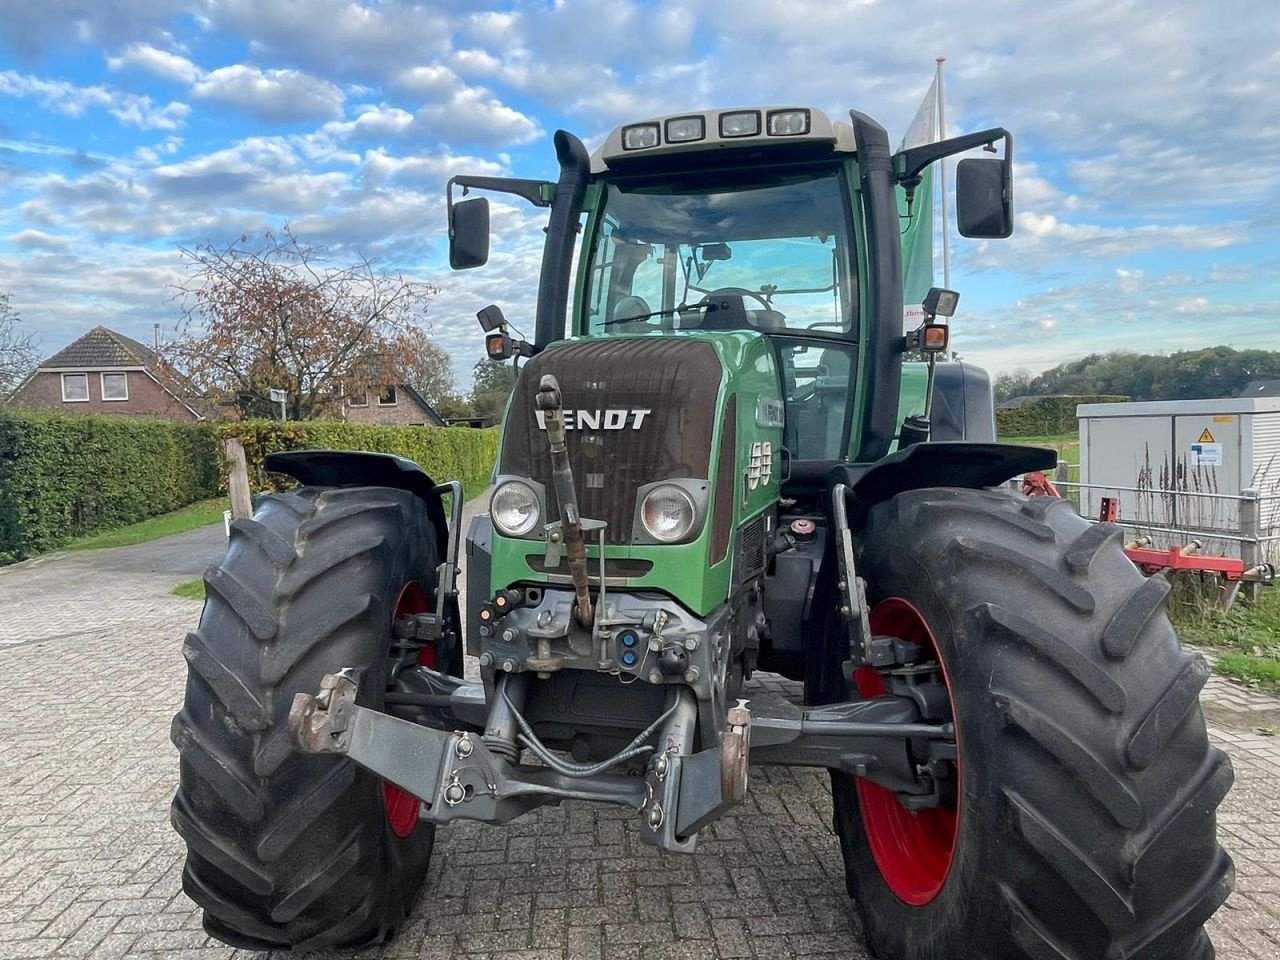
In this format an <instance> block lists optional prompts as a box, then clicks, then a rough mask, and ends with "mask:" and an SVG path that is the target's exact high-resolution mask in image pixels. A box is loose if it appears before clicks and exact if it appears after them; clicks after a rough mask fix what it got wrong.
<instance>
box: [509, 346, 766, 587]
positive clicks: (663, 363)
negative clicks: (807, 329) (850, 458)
mask: <svg viewBox="0 0 1280 960" xmlns="http://www.w3.org/2000/svg"><path fill="white" fill-rule="evenodd" d="M545 374H553V375H554V376H555V378H556V380H557V381H558V382H559V385H560V392H561V397H562V400H563V407H564V418H565V427H566V434H567V442H568V453H569V461H570V465H571V466H572V469H573V475H574V484H575V488H576V491H577V496H578V508H579V511H580V512H581V514H582V516H583V517H585V518H590V519H593V520H603V521H604V522H605V523H607V524H608V526H607V528H606V530H605V543H606V544H607V547H608V553H607V556H608V557H609V558H610V559H611V560H615V559H616V560H624V559H625V560H632V561H641V562H639V563H618V564H616V565H615V567H616V572H617V573H618V574H619V575H620V576H622V577H625V578H626V579H627V580H628V583H627V584H626V585H627V586H628V587H631V586H634V587H637V588H640V587H645V588H650V587H657V588H662V589H667V590H669V591H670V592H672V593H673V594H677V595H685V599H686V602H687V603H688V605H689V606H690V607H691V608H692V609H704V608H706V604H708V603H711V602H716V601H717V600H718V601H723V599H724V596H725V595H726V594H727V590H728V585H729V568H730V566H731V564H729V563H726V562H725V561H726V560H730V559H731V558H732V555H733V551H732V550H731V549H730V548H731V546H732V545H733V543H734V542H735V541H736V537H735V533H736V532H737V531H738V529H739V528H740V527H741V526H743V525H744V524H745V523H746V522H747V521H748V520H750V519H751V518H753V517H754V516H757V515H759V514H760V513H761V512H762V511H763V510H765V509H767V508H770V507H772V506H773V504H774V503H776V501H777V497H778V483H779V476H778V472H779V471H777V470H775V469H774V466H773V464H774V457H775V456H776V457H780V456H781V452H780V446H781V416H780V414H781V387H780V383H779V378H778V374H777V371H776V364H775V361H774V355H773V350H772V348H771V347H770V345H769V343H768V341H767V340H766V339H765V338H764V337H762V336H761V335H759V334H756V333H750V332H732V333H716V334H675V335H670V334H668V335H665V336H641V337H622V336H608V337H595V338H587V339H581V340H572V341H566V342H564V343H562V344H559V345H556V346H553V347H551V348H549V349H547V350H545V351H543V352H542V353H540V354H538V355H537V356H536V357H534V358H533V359H531V360H530V361H529V362H528V363H527V364H525V367H524V369H523V370H522V371H521V374H520V379H519V381H518V382H517V384H516V388H515V391H514V393H513V394H512V398H511V404H510V406H509V408H508V410H507V416H506V422H505V425H504V429H503V437H502V447H501V452H500V455H499V461H498V470H497V473H498V475H499V476H500V477H521V478H527V479H529V480H532V481H534V482H535V484H536V485H537V486H538V488H539V490H540V493H541V495H542V496H543V498H544V512H543V522H547V521H552V520H555V519H557V518H558V517H559V508H558V505H557V504H556V502H555V493H554V486H553V483H552V474H551V457H550V452H549V447H548V443H547V436H546V433H545V431H544V429H543V423H542V413H541V411H540V410H538V408H537V403H536V396H537V391H538V384H539V382H540V381H541V379H542V377H543V376H544V375H545ZM774 411H776V413H774ZM753 455H754V459H753ZM661 481H676V482H678V483H679V484H680V485H681V486H682V488H684V489H686V490H687V491H688V492H689V493H690V495H691V496H692V497H693V498H694V500H695V501H696V504H697V513H698V522H697V524H696V526H695V527H694V532H693V533H691V534H690V536H689V537H688V538H686V539H685V540H684V541H683V542H680V543H674V544H659V543H657V542H656V541H655V539H654V538H653V537H652V536H650V535H649V534H648V533H647V531H646V530H645V528H644V526H643V524H642V523H641V522H640V520H639V511H640V504H641V502H642V500H643V497H644V495H645V493H646V491H647V490H648V489H650V488H651V486H652V485H653V484H656V483H659V482H661ZM588 542H589V543H591V542H594V538H593V537H592V536H590V535H589V537H588ZM542 551H543V545H542V530H541V526H539V527H538V528H536V529H535V530H534V531H531V532H530V533H529V534H528V535H527V538H526V539H523V540H516V539H511V540H507V539H506V538H502V537H499V536H496V535H495V544H494V561H495V566H494V588H495V589H502V588H504V587H506V586H508V585H509V584H510V583H512V582H515V581H517V580H522V579H523V580H535V579H545V577H546V574H547V573H548V571H547V570H546V569H545V567H544V566H542V565H541V564H540V563H539V562H538V559H537V558H538V557H539V555H540V554H541V553H542ZM597 552H598V551H597ZM503 556H509V557H510V558H511V559H512V560H513V561H514V562H513V563H512V564H504V563H501V562H499V561H500V558H501V557H503ZM646 560H651V561H652V562H649V563H645V562H643V561H646ZM594 572H595V571H594V570H593V573H594ZM613 573H614V571H610V576H611V580H612V578H613ZM637 574H642V575H637ZM695 596H696V598H697V599H696V601H695V599H694V597H695Z"/></svg>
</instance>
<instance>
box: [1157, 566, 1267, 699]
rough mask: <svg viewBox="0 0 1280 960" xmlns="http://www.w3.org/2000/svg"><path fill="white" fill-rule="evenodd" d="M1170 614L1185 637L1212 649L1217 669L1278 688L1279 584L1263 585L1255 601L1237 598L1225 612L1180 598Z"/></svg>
mask: <svg viewBox="0 0 1280 960" xmlns="http://www.w3.org/2000/svg"><path fill="white" fill-rule="evenodd" d="M1173 614H1174V622H1175V623H1176V625H1177V627H1178V633H1179V634H1180V635H1181V636H1182V638H1183V639H1184V640H1188V641H1190V642H1192V643H1199V644H1203V645H1204V646H1206V647H1213V648H1214V649H1215V651H1216V652H1217V653H1218V662H1217V665H1216V666H1215V669H1216V671H1217V672H1218V673H1220V674H1222V675H1223V676H1227V677H1235V678H1236V679H1237V680H1244V681H1246V682H1248V683H1252V684H1256V685H1257V686H1259V687H1262V688H1264V689H1266V690H1271V691H1275V692H1280V587H1263V588H1262V594H1261V596H1260V597H1259V598H1258V602H1257V603H1255V604H1249V603H1246V602H1245V601H1244V600H1242V599H1237V600H1236V602H1235V605H1234V606H1233V607H1232V608H1231V609H1230V610H1229V611H1227V612H1226V613H1224V612H1222V611H1221V610H1218V609H1216V608H1214V607H1211V606H1207V605H1204V604H1197V603H1195V602H1194V601H1192V600H1180V601H1179V602H1178V603H1175V605H1174V607H1173Z"/></svg>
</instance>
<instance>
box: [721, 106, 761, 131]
mask: <svg viewBox="0 0 1280 960" xmlns="http://www.w3.org/2000/svg"><path fill="white" fill-rule="evenodd" d="M759 135H760V111H759V110H740V111H737V112H735V113H722V114H720V136H722V137H756V136H759Z"/></svg>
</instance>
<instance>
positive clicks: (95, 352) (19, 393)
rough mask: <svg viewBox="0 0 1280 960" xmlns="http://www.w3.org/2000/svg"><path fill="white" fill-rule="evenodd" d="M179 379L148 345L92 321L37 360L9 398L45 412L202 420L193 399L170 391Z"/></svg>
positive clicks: (16, 402) (20, 405)
mask: <svg viewBox="0 0 1280 960" xmlns="http://www.w3.org/2000/svg"><path fill="white" fill-rule="evenodd" d="M182 383H184V380H183V379H182V378H181V377H175V376H173V375H172V374H170V375H168V376H165V375H164V371H163V365H162V361H161V360H160V358H159V356H157V354H156V352H155V351H154V350H152V349H150V348H149V347H145V346H143V345H142V344H141V343H139V342H138V341H137V340H134V339H132V338H130V337H126V336H125V335H124V334H122V333H116V332H115V331H114V330H108V329H107V328H106V327H102V326H98V327H94V328H93V329H92V330H90V331H89V332H88V333H86V334H85V335H84V336H82V337H80V338H79V339H78V340H74V341H72V342H71V343H70V344H68V345H67V346H66V347H64V348H63V349H61V350H59V351H58V352H57V353H55V354H54V355H53V356H51V357H49V358H48V359H47V360H45V361H44V362H43V363H41V364H40V366H38V367H37V368H36V369H35V371H34V372H33V373H32V374H31V375H30V376H29V377H27V379H26V380H24V381H23V382H22V384H21V385H20V386H19V387H18V389H17V390H15V391H14V392H13V395H12V397H11V398H10V401H11V402H12V403H13V404H14V405H15V406H19V407H23V408H25V409H28V410H39V411H45V412H59V413H115V414H124V415H126V416H134V417H159V418H162V419H165V420H203V419H204V415H203V414H202V413H200V412H199V407H198V401H197V400H194V399H184V398H182V397H180V396H179V395H178V393H176V392H175V387H177V385H178V384H182ZM178 389H181V388H180V387H178ZM193 393H194V391H193Z"/></svg>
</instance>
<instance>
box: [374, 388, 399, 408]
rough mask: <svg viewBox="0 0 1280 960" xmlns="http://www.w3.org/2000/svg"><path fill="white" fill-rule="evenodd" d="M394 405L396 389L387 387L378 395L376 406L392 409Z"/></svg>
mask: <svg viewBox="0 0 1280 960" xmlns="http://www.w3.org/2000/svg"><path fill="white" fill-rule="evenodd" d="M395 405H396V388H395V387H394V386H391V387H387V389H385V390H383V391H382V393H380V394H379V395H378V406H380V407H394V406H395Z"/></svg>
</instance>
